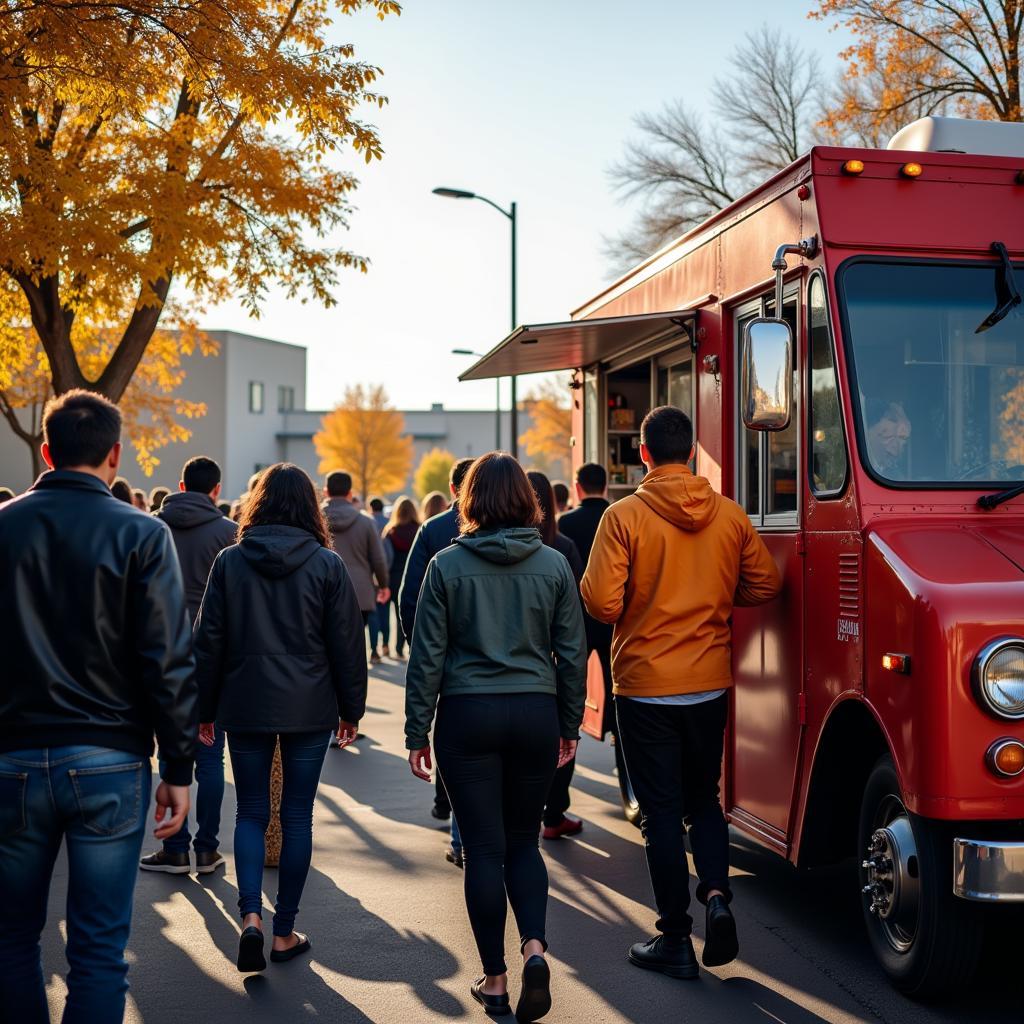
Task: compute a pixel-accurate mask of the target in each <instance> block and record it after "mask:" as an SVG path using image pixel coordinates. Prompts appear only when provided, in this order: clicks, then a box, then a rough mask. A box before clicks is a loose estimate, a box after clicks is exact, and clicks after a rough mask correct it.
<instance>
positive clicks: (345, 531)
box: [321, 498, 388, 612]
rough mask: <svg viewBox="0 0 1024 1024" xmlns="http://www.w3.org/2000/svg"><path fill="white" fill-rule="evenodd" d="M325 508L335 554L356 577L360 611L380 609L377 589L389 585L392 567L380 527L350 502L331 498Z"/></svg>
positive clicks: (353, 584) (354, 578)
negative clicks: (389, 569) (387, 556)
mask: <svg viewBox="0 0 1024 1024" xmlns="http://www.w3.org/2000/svg"><path fill="white" fill-rule="evenodd" d="M321 507H322V508H323V510H324V515H325V516H326V517H327V525H328V526H329V527H330V528H331V542H332V543H333V545H334V550H335V551H337V552H338V554H339V555H341V560H342V561H343V562H344V563H345V568H346V569H348V574H349V576H351V577H352V586H353V587H354V588H355V591H356V597H357V598H358V600H359V609H360V611H363V612H372V611H373V610H374V608H376V607H377V589H378V588H380V587H386V586H387V585H388V563H387V559H386V558H385V556H384V545H383V544H382V543H381V539H380V534H379V533H378V532H377V524H376V523H375V522H374V521H373V519H371V518H370V516H368V515H364V514H363V513H362V512H360V511H359V510H358V509H357V508H356V507H355V505H353V504H352V503H351V502H350V501H349V500H348V499H347V498H328V499H327V501H325V502H324V503H323V505H322V506H321Z"/></svg>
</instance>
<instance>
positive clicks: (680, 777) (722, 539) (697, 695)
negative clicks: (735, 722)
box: [582, 406, 782, 978]
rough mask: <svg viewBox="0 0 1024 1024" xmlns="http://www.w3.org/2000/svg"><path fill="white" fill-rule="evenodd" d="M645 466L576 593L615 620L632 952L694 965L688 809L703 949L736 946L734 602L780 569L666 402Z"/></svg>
mask: <svg viewBox="0 0 1024 1024" xmlns="http://www.w3.org/2000/svg"><path fill="white" fill-rule="evenodd" d="M640 442H641V443H640V457H641V458H642V459H643V462H644V464H645V465H646V466H647V469H648V474H647V476H646V477H645V478H644V482H643V483H642V484H641V485H640V487H639V488H638V490H637V492H636V494H634V495H630V496H629V497H627V498H623V499H622V500H621V501H619V502H616V503H615V504H614V505H612V506H611V507H610V508H609V509H608V511H607V512H605V514H604V516H603V518H602V519H601V525H600V527H599V528H598V532H597V537H596V539H595V540H594V547H593V550H592V552H591V555H590V562H589V564H588V566H587V571H586V574H585V575H584V577H583V584H582V592H583V602H584V604H585V605H586V608H587V611H588V612H589V613H590V614H591V615H592V616H593V617H594V618H595V619H598V620H600V621H601V622H609V623H613V624H614V627H615V629H614V633H613V638H612V683H613V692H614V694H615V707H616V716H617V718H618V726H619V733H618V737H619V742H620V743H621V744H622V753H623V755H624V756H625V761H626V767H627V770H628V771H629V777H630V780H631V781H632V783H633V789H634V792H635V793H636V797H637V801H638V802H639V804H640V811H641V814H642V818H643V825H642V828H643V835H644V842H645V845H646V850H647V865H648V868H649V870H650V873H651V883H652V885H653V887H654V897H655V902H656V903H657V906H658V923H657V928H658V935H656V936H655V937H654V938H653V939H650V940H648V941H647V942H638V943H636V944H635V945H634V946H632V947H631V949H630V951H629V960H630V962H631V963H633V964H635V965H636V966H638V967H645V968H647V969H649V970H655V971H660V972H661V973H663V974H668V975H670V976H672V977H675V978H696V977H697V974H698V967H697V959H696V956H695V955H694V951H693V944H692V942H691V941H690V932H691V929H692V925H693V919H692V918H691V917H690V915H689V913H688V908H689V904H690V890H689V879H688V877H687V870H686V850H685V848H684V846H683V829H684V822H685V825H686V828H687V829H688V831H689V834H690V842H691V846H692V849H693V859H694V863H695V865H696V869H697V875H698V880H699V884H698V886H697V899H698V900H699V901H700V902H701V903H704V904H705V907H706V930H705V940H704V955H703V963H704V966H705V967H715V966H720V965H722V964H726V963H728V962H729V961H730V960H733V959H735V957H736V955H737V953H738V951H739V947H738V944H737V940H736V923H735V921H734V920H733V916H732V912H731V911H730V910H729V902H730V899H731V893H730V889H729V834H728V829H727V826H726V823H725V816H724V814H723V813H722V805H721V802H720V800H719V781H720V779H721V772H722V748H723V743H724V738H725V724H726V716H727V713H728V707H729V697H728V690H729V687H731V686H732V651H731V640H732V630H731V625H730V620H731V617H732V609H733V606H734V605H737V604H738V605H756V604H761V603H763V602H765V601H770V600H771V599H772V598H773V597H775V596H776V595H777V594H778V593H779V590H780V589H781V586H782V581H781V579H780V577H779V572H778V569H777V568H776V566H775V563H774V561H773V560H772V557H771V555H770V554H769V552H768V549H767V548H766V547H765V545H764V542H763V541H762V540H761V538H760V536H758V534H757V532H756V531H755V530H754V528H753V526H752V525H751V523H750V520H749V518H748V517H747V515H746V513H745V512H744V511H743V510H742V509H741V508H740V507H739V506H738V505H737V504H736V503H735V502H734V501H730V500H729V499H728V498H724V497H722V495H720V494H717V493H716V492H715V491H714V490H712V487H711V484H710V483H709V482H708V481H707V480H705V479H704V478H703V477H699V476H695V475H694V474H693V473H692V472H691V471H690V469H689V467H688V466H687V463H688V462H689V461H690V459H691V458H692V457H693V426H692V424H691V423H690V420H689V418H688V417H687V416H686V414H685V413H683V412H682V411H681V410H679V409H676V408H673V407H672V406H661V407H660V408H658V409H654V410H653V411H652V412H650V413H649V414H648V415H647V417H646V418H645V419H644V421H643V424H642V426H641V431H640Z"/></svg>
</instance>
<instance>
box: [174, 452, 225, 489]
mask: <svg viewBox="0 0 1024 1024" xmlns="http://www.w3.org/2000/svg"><path fill="white" fill-rule="evenodd" d="M181 482H182V483H183V484H184V485H185V490H186V491H196V492H197V493H199V494H209V493H210V491H212V490H213V489H214V487H216V486H217V484H219V483H220V466H218V465H217V463H216V462H214V461H213V459H211V458H210V457H209V456H207V455H196V456H194V457H193V458H191V459H189V460H188V462H186V463H185V465H184V468H183V469H182V471H181Z"/></svg>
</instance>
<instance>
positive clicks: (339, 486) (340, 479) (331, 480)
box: [324, 469, 352, 498]
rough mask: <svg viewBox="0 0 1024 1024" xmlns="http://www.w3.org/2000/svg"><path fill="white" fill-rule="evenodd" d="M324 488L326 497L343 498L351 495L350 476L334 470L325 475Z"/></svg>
mask: <svg viewBox="0 0 1024 1024" xmlns="http://www.w3.org/2000/svg"><path fill="white" fill-rule="evenodd" d="M324 487H326V488H327V497H329V498H344V497H346V496H347V495H349V494H351V493H352V474H351V473H346V472H344V471H343V470H340V469H335V470H333V471H332V472H330V473H328V474H327V479H326V480H324Z"/></svg>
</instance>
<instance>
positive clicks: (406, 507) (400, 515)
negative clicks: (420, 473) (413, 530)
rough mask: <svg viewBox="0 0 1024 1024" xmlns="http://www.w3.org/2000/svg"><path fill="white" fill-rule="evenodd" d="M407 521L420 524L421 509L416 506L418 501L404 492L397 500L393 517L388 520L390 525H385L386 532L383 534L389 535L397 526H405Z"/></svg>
mask: <svg viewBox="0 0 1024 1024" xmlns="http://www.w3.org/2000/svg"><path fill="white" fill-rule="evenodd" d="M407 523H415V524H416V525H417V526H419V524H420V510H419V509H418V508H417V507H416V502H415V501H413V500H412V498H410V497H409V496H408V495H406V494H403V495H402V496H401V497H400V498H398V499H397V500H396V501H395V504H394V506H393V507H392V509H391V518H390V519H389V520H388V525H387V526H385V527H384V532H383V533H382V534H381V536H382V537H387V536H388V534H390V533H391V531H392V530H394V528H395V527H396V526H405V525H406V524H407Z"/></svg>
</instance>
